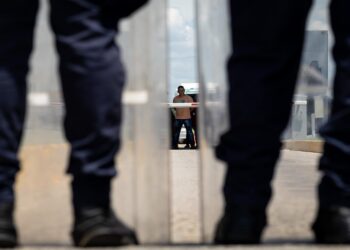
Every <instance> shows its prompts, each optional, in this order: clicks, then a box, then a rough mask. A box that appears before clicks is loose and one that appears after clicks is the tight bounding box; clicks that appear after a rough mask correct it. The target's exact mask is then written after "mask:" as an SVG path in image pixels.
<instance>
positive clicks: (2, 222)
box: [0, 203, 17, 248]
mask: <svg viewBox="0 0 350 250" xmlns="http://www.w3.org/2000/svg"><path fill="white" fill-rule="evenodd" d="M13 210H14V206H13V203H0V248H13V247H15V246H17V231H16V228H15V225H14V222H13Z"/></svg>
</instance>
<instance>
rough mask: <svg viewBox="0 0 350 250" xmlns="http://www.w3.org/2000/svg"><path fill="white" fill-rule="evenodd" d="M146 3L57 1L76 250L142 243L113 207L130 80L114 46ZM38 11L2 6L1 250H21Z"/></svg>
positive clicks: (28, 0)
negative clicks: (20, 208)
mask: <svg viewBox="0 0 350 250" xmlns="http://www.w3.org/2000/svg"><path fill="white" fill-rule="evenodd" d="M146 2H147V0H128V1H124V2H123V3H121V2H120V1H117V0H103V1H101V0H50V3H51V15H50V17H51V25H52V29H53V31H54V33H55V38H56V46H57V52H58V54H59V57H60V64H59V71H60V76H61V82H62V89H63V95H64V101H65V107H66V116H65V122H64V128H65V134H66V137H67V140H68V141H69V143H70V145H71V154H70V160H69V166H68V172H69V173H70V174H72V176H73V181H72V197H73V208H74V218H75V221H74V226H73V230H72V238H73V241H74V244H75V245H76V246H80V247H88V246H119V245H125V244H136V243H137V239H136V236H135V233H134V232H133V231H132V230H130V229H129V228H128V227H126V226H125V225H124V224H123V223H122V222H121V221H119V220H118V219H117V218H116V216H115V215H114V213H113V210H112V209H111V202H110V190H111V179H112V178H113V177H114V176H115V174H116V170H115V166H114V157H115V154H116V152H117V151H118V149H119V142H120V139H119V133H120V122H121V121H120V120H121V117H120V116H121V93H122V88H123V85H124V81H125V79H124V78H125V77H124V70H123V66H122V64H121V61H120V51H119V48H118V47H117V45H116V44H115V42H114V40H115V37H116V35H117V33H118V31H117V28H116V27H117V23H118V21H119V20H120V19H121V18H123V17H126V16H128V15H130V14H131V13H132V12H133V11H135V10H136V9H137V8H139V7H140V6H141V5H143V4H144V3H146ZM37 9H38V0H13V1H12V0H11V1H2V2H1V4H0V34H1V35H0V247H13V246H15V245H17V234H16V229H15V225H14V223H13V210H14V200H15V194H14V190H13V186H14V181H15V177H16V173H17V171H18V170H19V166H20V163H19V160H18V155H17V152H18V149H19V145H20V139H21V135H22V130H23V122H24V117H25V104H26V90H27V85H26V77H27V74H28V69H29V66H28V61H29V57H30V53H31V50H32V45H33V31H34V26H35V19H36V14H37ZM43 209H45V208H43Z"/></svg>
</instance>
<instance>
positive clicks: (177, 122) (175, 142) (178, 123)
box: [173, 119, 183, 149]
mask: <svg viewBox="0 0 350 250" xmlns="http://www.w3.org/2000/svg"><path fill="white" fill-rule="evenodd" d="M182 124H183V122H182V120H179V119H175V133H174V138H173V149H177V148H178V143H179V137H180V133H181V128H182Z"/></svg>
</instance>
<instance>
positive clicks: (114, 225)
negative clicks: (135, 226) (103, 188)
mask: <svg viewBox="0 0 350 250" xmlns="http://www.w3.org/2000/svg"><path fill="white" fill-rule="evenodd" d="M72 238H73V241H74V245H75V246H77V247H117V246H124V245H130V244H137V243H138V242H137V238H136V235H135V232H134V231H132V230H131V229H129V228H128V227H127V226H126V225H124V224H123V223H122V222H121V221H120V220H118V218H117V217H116V216H115V215H114V213H113V210H112V209H109V208H108V209H104V208H100V207H89V208H88V207H86V208H81V209H78V210H77V211H76V214H75V223H74V227H73V231H72Z"/></svg>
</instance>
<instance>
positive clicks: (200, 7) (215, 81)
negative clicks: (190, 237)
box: [197, 0, 231, 242]
mask: <svg viewBox="0 0 350 250" xmlns="http://www.w3.org/2000/svg"><path fill="white" fill-rule="evenodd" d="M227 4H228V1H226V0H197V23H198V28H197V32H198V33H197V40H198V67H199V82H200V85H201V87H200V125H201V126H200V137H201V140H200V141H201V166H200V189H201V213H202V237H203V238H202V240H203V242H211V241H212V239H213V232H214V226H215V224H216V222H217V221H218V218H219V215H220V213H221V212H222V204H223V202H222V194H221V186H222V181H223V174H224V166H223V164H222V163H220V162H218V161H217V160H216V158H215V156H214V151H213V147H214V146H215V145H217V143H218V139H219V135H220V134H221V133H222V132H223V131H224V130H225V129H226V128H227V125H228V116H227V110H226V109H227V104H226V100H227V79H226V61H227V57H228V55H229V53H230V51H231V46H230V38H229V37H230V32H229V16H228V9H229V8H228V6H227Z"/></svg>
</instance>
